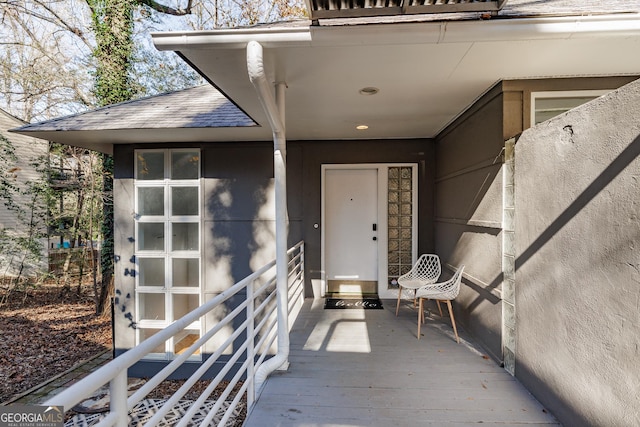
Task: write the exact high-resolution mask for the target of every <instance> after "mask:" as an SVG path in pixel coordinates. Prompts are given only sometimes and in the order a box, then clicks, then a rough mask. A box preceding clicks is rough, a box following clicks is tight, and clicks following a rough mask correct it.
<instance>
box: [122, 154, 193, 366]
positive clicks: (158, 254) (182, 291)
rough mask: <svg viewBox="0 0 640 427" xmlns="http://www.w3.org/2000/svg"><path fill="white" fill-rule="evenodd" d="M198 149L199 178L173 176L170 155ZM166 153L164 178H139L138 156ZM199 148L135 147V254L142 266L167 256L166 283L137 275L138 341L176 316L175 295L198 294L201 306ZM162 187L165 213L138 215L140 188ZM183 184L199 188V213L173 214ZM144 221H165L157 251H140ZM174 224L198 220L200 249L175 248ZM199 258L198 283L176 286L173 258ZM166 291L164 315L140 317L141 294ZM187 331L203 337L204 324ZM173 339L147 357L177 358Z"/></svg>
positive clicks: (167, 323) (191, 327) (165, 264)
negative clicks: (144, 282) (142, 280)
mask: <svg viewBox="0 0 640 427" xmlns="http://www.w3.org/2000/svg"><path fill="white" fill-rule="evenodd" d="M194 151H198V153H199V159H198V178H197V179H180V180H174V179H171V176H170V173H171V155H172V153H176V152H194ZM149 152H163V153H164V174H163V178H162V180H139V179H138V163H137V162H138V155H139V154H140V153H149ZM201 153H202V152H201V150H200V149H198V148H184V149H182V148H181V149H141V150H135V153H134V155H135V160H134V212H136V214H135V249H134V251H135V252H134V254H135V258H136V264H137V265H138V266H139V260H140V258H143V259H147V258H158V259H164V278H165V283H164V285H163V286H162V287H160V286H141V285H140V283H139V280H140V275H139V274H137V275H136V276H135V295H136V317H135V318H136V324H137V333H136V344H139V343H140V340H141V331H142V330H149V329H163V328H166V327H167V326H169V325H170V324H171V323H172V322H173V321H175V320H177V319H174V307H173V303H172V301H173V297H174V295H197V296H198V305H200V304H202V301H203V286H202V281H203V265H202V264H203V263H202V241H203V215H202V206H203V203H202V197H203V196H202V188H203V185H202V174H201V166H202V155H201ZM152 187H156V188H158V187H160V188H164V212H163V215H161V216H160V215H148V216H144V215H138V212H139V205H138V203H139V197H138V194H139V190H140V189H141V188H152ZM180 187H197V188H198V215H188V216H173V215H171V206H172V194H173V193H172V189H173V188H180ZM141 223H162V224H164V245H163V248H162V249H158V250H141V249H139V247H138V240H139V239H138V236H139V226H140V224H141ZM174 223H196V224H198V248H197V250H173V248H172V247H171V245H172V239H171V237H172V234H171V232H172V227H173V224H174ZM176 258H177V259H198V260H199V268H198V286H197V287H189V286H179V287H178V286H173V274H172V273H173V260H174V259H176ZM154 293H156V294H163V295H164V304H165V306H164V311H165V318H164V319H162V320H152V319H140V313H141V312H142V310H141V307H140V300H141V298H140V294H154ZM186 330H188V331H194V332H197V333H198V335H199V336H202V324H201V322H200V321H195V322H193V323H191V324H190V325H189V326H188V327H187V328H186ZM173 349H174V339H173V338H172V339H169V340H167V342H166V344H165V352H164V353H162V354H161V353H153V354H150V355H149V357H148V358H150V359H163V360H169V359H171V358H173V357H175V353H174V352H173ZM190 359H195V360H201V355H200V354H197V355H192V356H191V357H190Z"/></svg>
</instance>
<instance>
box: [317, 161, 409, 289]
mask: <svg viewBox="0 0 640 427" xmlns="http://www.w3.org/2000/svg"><path fill="white" fill-rule="evenodd" d="M416 170H417V165H415V164H402V163H399V164H395V163H394V164H391V163H389V164H358V165H324V166H323V167H322V271H323V277H322V280H320V283H321V284H323V285H324V288H323V289H322V290H323V291H324V293H327V292H329V293H334V292H340V293H356V294H357V293H361V292H362V293H367V294H375V293H377V294H378V296H379V297H380V298H396V297H397V295H398V291H397V286H396V285H395V283H396V279H397V278H398V276H399V275H401V274H403V273H405V272H407V271H409V269H411V266H412V265H413V262H414V261H415V260H416V253H417V238H416V236H417V227H418V221H417V217H418V209H417V200H418V199H417V187H418V185H417V184H418V183H417V174H416ZM320 283H319V284H320Z"/></svg>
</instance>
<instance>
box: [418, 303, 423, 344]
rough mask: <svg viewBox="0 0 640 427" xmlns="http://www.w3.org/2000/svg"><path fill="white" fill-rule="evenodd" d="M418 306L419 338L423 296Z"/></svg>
mask: <svg viewBox="0 0 640 427" xmlns="http://www.w3.org/2000/svg"><path fill="white" fill-rule="evenodd" d="M418 306H419V308H418V339H420V326H421V325H422V298H420V301H419V304H418Z"/></svg>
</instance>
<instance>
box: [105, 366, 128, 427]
mask: <svg viewBox="0 0 640 427" xmlns="http://www.w3.org/2000/svg"><path fill="white" fill-rule="evenodd" d="M127 387H128V384H127V370H126V369H123V370H122V371H120V372H119V373H118V375H117V376H115V377H114V378H113V379H112V380H111V382H110V383H109V395H110V398H111V402H110V404H109V409H110V411H111V412H113V413H116V414H117V420H116V422H115V424H114V425H115V426H116V427H128V425H129V410H128V409H127V397H128V396H127Z"/></svg>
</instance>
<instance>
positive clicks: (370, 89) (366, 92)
mask: <svg viewBox="0 0 640 427" xmlns="http://www.w3.org/2000/svg"><path fill="white" fill-rule="evenodd" d="M378 92H380V89H378V88H377V87H373V86H369V87H363V88H362V89H360V95H375V94H376V93H378Z"/></svg>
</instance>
